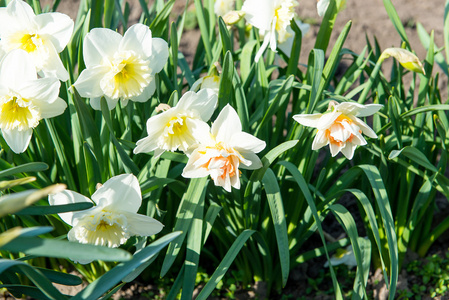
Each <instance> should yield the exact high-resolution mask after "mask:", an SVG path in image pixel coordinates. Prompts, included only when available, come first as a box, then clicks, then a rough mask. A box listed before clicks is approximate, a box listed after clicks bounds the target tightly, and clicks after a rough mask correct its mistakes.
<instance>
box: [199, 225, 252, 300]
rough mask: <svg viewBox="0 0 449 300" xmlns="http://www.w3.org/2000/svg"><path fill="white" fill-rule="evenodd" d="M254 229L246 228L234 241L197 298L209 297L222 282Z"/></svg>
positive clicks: (201, 299)
mask: <svg viewBox="0 0 449 300" xmlns="http://www.w3.org/2000/svg"><path fill="white" fill-rule="evenodd" d="M254 232H255V231H254V230H248V229H247V230H244V231H243V232H242V233H241V234H240V235H239V236H238V237H237V239H236V240H235V241H234V243H233V244H232V246H231V248H230V249H229V250H228V253H226V255H225V257H224V258H223V260H222V261H221V263H220V265H218V267H217V269H216V270H215V272H214V274H213V275H212V277H211V278H210V280H209V281H208V282H207V283H206V285H205V286H204V288H203V290H202V291H201V293H200V294H199V295H198V297H197V298H196V300H204V299H207V298H208V297H209V295H210V294H211V293H212V291H213V290H214V289H215V287H216V286H217V284H218V283H219V282H220V280H221V279H222V278H223V276H224V275H225V274H226V272H227V271H228V269H229V266H230V265H231V263H232V262H233V261H234V259H235V257H236V256H237V254H238V253H239V252H240V249H242V247H243V245H244V244H245V242H246V241H247V240H248V238H249V237H250V236H251V235H252V234H253V233H254Z"/></svg>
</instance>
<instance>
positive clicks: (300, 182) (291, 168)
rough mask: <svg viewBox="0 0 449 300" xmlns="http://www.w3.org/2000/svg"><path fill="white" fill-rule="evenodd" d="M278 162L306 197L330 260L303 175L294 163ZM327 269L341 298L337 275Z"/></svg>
mask: <svg viewBox="0 0 449 300" xmlns="http://www.w3.org/2000/svg"><path fill="white" fill-rule="evenodd" d="M279 164H280V165H282V166H284V167H285V168H286V169H287V170H288V171H289V172H290V173H291V174H292V176H293V179H295V181H296V183H297V184H298V186H299V188H300V189H301V191H302V193H303V194H304V198H305V199H306V201H307V204H308V205H309V207H310V209H311V211H312V214H313V218H314V219H315V222H316V224H317V227H318V232H319V234H320V237H321V240H322V242H323V246H324V251H325V253H326V257H327V259H328V260H330V257H329V251H328V250H327V244H326V240H325V238H324V232H323V227H322V226H321V219H320V217H319V215H318V212H317V209H316V206H315V202H314V201H313V198H312V195H311V194H310V191H309V187H308V185H307V183H306V181H305V180H304V177H303V176H302V174H301V172H299V170H298V168H297V167H296V166H295V165H293V164H292V163H291V162H287V161H281V162H279ZM329 269H330V271H331V277H332V283H333V285H334V290H335V297H336V299H343V295H342V293H341V290H340V285H339V284H338V281H337V277H336V276H335V271H334V269H333V267H332V266H329Z"/></svg>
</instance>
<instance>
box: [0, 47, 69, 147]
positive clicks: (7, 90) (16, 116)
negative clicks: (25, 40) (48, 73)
mask: <svg viewBox="0 0 449 300" xmlns="http://www.w3.org/2000/svg"><path fill="white" fill-rule="evenodd" d="M33 62H34V59H33V56H31V55H29V54H28V53H27V52H26V51H24V50H20V49H17V50H13V51H11V52H9V53H8V54H6V55H5V56H4V57H3V59H2V61H1V62H0V129H1V131H2V135H3V138H4V139H5V141H6V143H7V144H8V145H9V147H10V148H11V150H12V151H14V152H15V153H22V152H24V151H25V150H26V149H27V148H28V144H29V142H30V139H31V135H32V134H33V128H35V127H36V126H37V125H38V124H39V121H40V120H42V119H45V118H52V117H55V116H58V115H60V114H62V113H63V112H64V110H65V108H66V107H67V104H66V103H65V101H64V100H62V99H61V98H59V97H58V94H59V87H60V85H61V83H60V81H59V80H58V79H57V78H55V77H45V78H38V76H37V73H36V67H35V65H34V63H33Z"/></svg>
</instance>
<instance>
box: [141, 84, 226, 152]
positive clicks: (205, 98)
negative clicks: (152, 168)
mask: <svg viewBox="0 0 449 300" xmlns="http://www.w3.org/2000/svg"><path fill="white" fill-rule="evenodd" d="M217 101H218V97H217V94H216V93H215V92H214V91H213V90H211V89H203V90H200V91H199V92H198V93H195V92H187V93H185V94H184V95H183V96H182V97H181V99H179V102H178V104H177V105H176V106H175V107H172V108H169V109H166V110H165V111H164V112H162V113H161V114H159V115H155V116H153V117H151V118H149V119H148V121H147V133H148V136H147V137H145V138H143V139H141V140H139V141H137V146H136V148H134V153H141V152H151V151H153V150H154V156H155V157H158V156H160V155H161V154H162V153H164V152H165V151H176V150H178V149H179V150H181V151H183V152H187V151H189V149H190V148H191V147H193V146H194V145H196V144H197V143H198V141H197V139H196V138H195V137H194V136H195V134H194V132H195V131H198V130H200V129H201V128H206V130H207V128H209V125H207V124H206V123H205V122H207V121H208V120H209V119H210V117H211V116H212V114H213V113H214V110H215V107H216V105H217Z"/></svg>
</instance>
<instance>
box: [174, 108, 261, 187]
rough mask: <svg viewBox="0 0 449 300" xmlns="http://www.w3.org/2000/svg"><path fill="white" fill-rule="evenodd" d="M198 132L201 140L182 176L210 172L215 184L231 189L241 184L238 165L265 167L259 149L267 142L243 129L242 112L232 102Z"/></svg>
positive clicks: (194, 176)
mask: <svg viewBox="0 0 449 300" xmlns="http://www.w3.org/2000/svg"><path fill="white" fill-rule="evenodd" d="M202 129H204V128H202ZM197 133H198V134H199V136H198V139H199V141H200V144H199V146H198V147H197V148H196V149H195V150H194V151H193V152H192V154H191V155H190V157H189V161H188V162H187V165H186V166H185V168H184V171H183V173H182V176H184V177H186V178H199V177H205V176H208V175H210V176H211V177H212V179H213V180H214V183H215V185H217V186H222V187H223V188H224V189H225V190H226V191H228V192H230V191H231V187H234V188H236V189H239V188H240V171H239V167H241V168H242V169H247V170H255V169H259V168H261V167H262V162H261V160H260V159H259V157H258V156H257V155H256V153H259V152H260V151H262V150H263V149H264V148H265V146H266V144H265V142H264V141H262V140H260V139H258V138H256V137H254V136H253V135H251V134H249V133H246V132H242V124H241V122H240V119H239V116H238V115H237V112H236V111H235V110H234V108H232V107H231V106H230V105H229V104H228V105H226V106H225V107H224V108H223V110H222V111H221V112H220V114H219V115H218V117H217V119H216V120H215V122H214V123H213V124H212V128H211V129H210V131H209V130H208V131H205V132H197Z"/></svg>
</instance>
